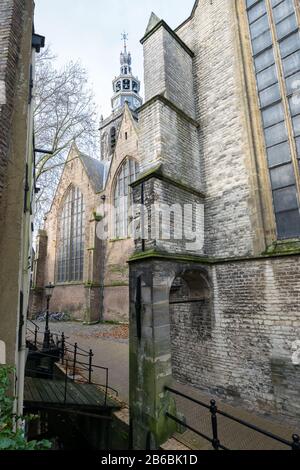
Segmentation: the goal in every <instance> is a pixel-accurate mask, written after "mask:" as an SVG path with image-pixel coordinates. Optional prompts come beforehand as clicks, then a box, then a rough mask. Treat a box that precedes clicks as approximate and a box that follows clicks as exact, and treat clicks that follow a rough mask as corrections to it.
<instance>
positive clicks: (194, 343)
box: [170, 270, 214, 386]
mask: <svg viewBox="0 0 300 470" xmlns="http://www.w3.org/2000/svg"><path fill="white" fill-rule="evenodd" d="M213 319H214V316H213V302H212V289H211V286H210V281H209V278H208V275H207V273H206V272H205V271H204V270H187V271H184V272H183V273H182V274H180V275H178V276H177V277H176V278H175V279H174V281H173V283H172V286H171V289H170V335H171V363H172V375H173V377H174V379H175V380H177V381H179V382H182V383H184V384H193V385H196V386H201V385H203V374H202V371H203V369H204V368H205V367H206V366H207V364H206V358H207V348H208V347H209V344H210V341H211V335H212V329H213V322H214V320H213Z"/></svg>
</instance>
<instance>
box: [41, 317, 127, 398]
mask: <svg viewBox="0 0 300 470" xmlns="http://www.w3.org/2000/svg"><path fill="white" fill-rule="evenodd" d="M38 325H39V326H40V327H41V329H44V323H38ZM50 331H51V333H53V334H57V335H61V333H62V332H64V334H65V336H66V338H67V341H68V342H69V343H71V344H74V343H75V342H77V343H78V346H79V347H80V348H82V349H85V350H86V351H89V349H92V350H93V353H94V364H96V365H99V366H102V367H108V369H109V386H110V387H112V388H114V389H116V390H117V391H118V392H119V397H120V399H121V400H123V401H125V402H126V403H128V401H129V390H128V382H129V357H128V326H127V325H108V324H98V325H92V326H84V325H82V324H80V323H76V322H50ZM93 382H95V383H99V384H104V382H105V374H104V372H103V371H101V370H97V369H95V370H94V372H93Z"/></svg>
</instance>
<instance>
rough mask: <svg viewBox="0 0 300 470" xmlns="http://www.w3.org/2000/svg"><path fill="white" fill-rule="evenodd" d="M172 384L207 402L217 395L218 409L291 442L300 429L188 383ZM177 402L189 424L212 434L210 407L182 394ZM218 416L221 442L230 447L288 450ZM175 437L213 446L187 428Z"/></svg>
mask: <svg viewBox="0 0 300 470" xmlns="http://www.w3.org/2000/svg"><path fill="white" fill-rule="evenodd" d="M173 388H175V389H177V390H179V391H180V392H182V393H184V394H186V395H188V396H190V397H192V398H195V399H197V400H199V401H201V402H203V403H205V404H207V405H209V404H210V400H211V399H213V398H215V399H216V402H217V406H218V409H219V410H221V411H223V412H226V413H228V414H230V415H232V416H234V417H235V418H238V419H241V420H244V421H246V422H248V423H250V424H252V425H254V426H257V427H259V428H261V429H263V430H266V431H268V432H269V433H272V434H275V435H277V436H279V437H281V438H283V439H285V440H287V441H289V442H292V435H293V434H294V433H297V432H298V434H299V433H300V429H295V428H294V427H292V426H285V425H282V424H278V423H277V422H275V421H273V420H270V419H268V418H267V417H266V418H265V417H262V416H260V415H259V416H258V415H256V414H255V413H253V412H250V411H246V410H244V409H241V408H235V407H233V406H231V405H229V404H228V403H224V402H223V401H220V400H219V399H218V398H216V397H212V396H211V395H207V394H205V393H203V392H201V391H200V390H198V389H195V388H194V387H191V386H189V385H182V384H179V383H178V382H175V381H174V383H173ZM173 396H174V397H175V396H176V395H173ZM176 405H177V411H179V412H180V413H182V414H183V416H184V417H185V419H186V423H187V424H188V425H190V426H191V427H193V428H194V429H196V430H197V431H200V432H202V433H203V434H205V435H206V436H208V437H210V438H212V425H211V414H210V411H209V410H207V409H205V408H204V407H201V406H199V405H197V404H195V403H193V402H191V401H190V400H186V399H185V398H181V397H176ZM217 419H218V434H219V440H220V442H221V444H222V445H223V446H224V447H226V448H227V449H229V450H289V448H288V447H287V446H286V445H284V444H281V443H280V442H277V441H275V440H273V439H270V438H269V437H266V436H264V435H262V434H260V433H258V432H257V431H254V430H251V429H249V428H247V427H245V426H243V425H241V424H239V423H236V422H234V421H232V420H229V419H228V418H226V417H223V416H220V415H218V418H217ZM175 437H176V439H178V440H179V441H180V442H182V443H183V444H185V445H188V446H189V447H190V448H191V449H193V450H212V445H211V443H210V442H208V441H207V440H205V439H203V438H201V437H199V436H198V435H197V434H195V433H193V432H191V431H186V432H184V433H183V434H179V433H176V434H175Z"/></svg>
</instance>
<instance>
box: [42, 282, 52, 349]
mask: <svg viewBox="0 0 300 470" xmlns="http://www.w3.org/2000/svg"><path fill="white" fill-rule="evenodd" d="M54 287H55V286H54V285H53V284H52V283H51V282H49V284H48V285H47V286H45V294H46V300H47V310H46V328H45V334H44V343H43V349H49V347H50V330H49V304H50V299H51V297H52V294H53V289H54Z"/></svg>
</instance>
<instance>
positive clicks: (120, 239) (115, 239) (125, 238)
mask: <svg viewBox="0 0 300 470" xmlns="http://www.w3.org/2000/svg"><path fill="white" fill-rule="evenodd" d="M124 240H131V237H124V238H111V239H110V240H109V241H110V243H116V242H123V241H124Z"/></svg>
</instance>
